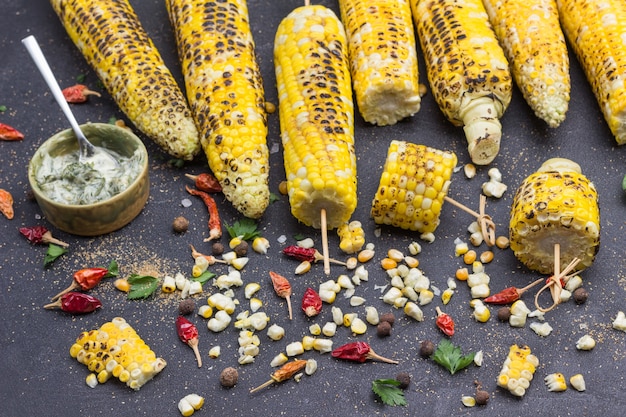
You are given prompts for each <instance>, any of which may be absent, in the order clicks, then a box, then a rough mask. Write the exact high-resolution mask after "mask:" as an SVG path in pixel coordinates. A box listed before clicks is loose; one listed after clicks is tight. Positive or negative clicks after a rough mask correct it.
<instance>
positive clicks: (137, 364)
mask: <svg viewBox="0 0 626 417" xmlns="http://www.w3.org/2000/svg"><path fill="white" fill-rule="evenodd" d="M70 356H71V357H73V358H75V359H76V360H77V361H78V362H80V363H82V364H84V365H86V366H87V368H88V369H89V370H90V371H91V372H93V373H95V374H96V375H97V380H98V382H99V383H101V384H103V383H105V382H106V381H107V380H108V379H109V378H110V377H111V376H113V377H115V378H118V379H119V380H120V381H121V382H124V383H126V385H128V386H129V387H131V388H132V389H134V390H139V389H140V388H141V387H142V386H143V385H144V384H145V383H146V382H148V381H150V380H151V379H152V378H154V376H156V375H157V374H158V373H159V372H161V371H162V370H163V368H165V365H166V362H165V360H164V359H162V358H157V357H156V355H155V353H154V352H153V351H152V350H151V349H150V347H149V346H148V345H147V344H146V342H144V341H143V340H142V339H141V337H139V335H138V334H137V332H135V330H134V329H133V328H132V327H131V326H130V324H128V323H127V322H126V320H124V319H123V318H122V317H115V318H114V319H112V320H111V321H110V322H107V323H104V324H103V325H102V326H101V327H100V328H99V329H97V330H91V331H85V332H82V333H81V334H80V335H79V336H78V337H77V338H76V342H75V343H74V344H73V345H72V346H71V348H70Z"/></svg>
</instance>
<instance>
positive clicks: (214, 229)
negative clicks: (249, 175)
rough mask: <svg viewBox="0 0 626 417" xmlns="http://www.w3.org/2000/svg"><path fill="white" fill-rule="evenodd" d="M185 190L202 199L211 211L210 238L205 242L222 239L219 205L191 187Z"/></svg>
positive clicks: (207, 195) (204, 193) (202, 192)
mask: <svg viewBox="0 0 626 417" xmlns="http://www.w3.org/2000/svg"><path fill="white" fill-rule="evenodd" d="M185 189H186V190H187V192H188V193H189V194H191V195H195V196H196V197H200V198H201V199H202V201H204V204H205V205H206V207H207V210H208V211H209V237H208V238H206V239H204V241H205V242H208V241H211V240H213V239H219V238H220V237H222V221H221V220H220V213H219V212H218V210H217V204H216V203H215V200H214V199H213V197H211V196H210V195H209V194H207V193H206V192H204V191H199V190H196V189H193V188H189V187H185Z"/></svg>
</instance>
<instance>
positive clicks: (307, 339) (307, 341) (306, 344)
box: [302, 335, 315, 350]
mask: <svg viewBox="0 0 626 417" xmlns="http://www.w3.org/2000/svg"><path fill="white" fill-rule="evenodd" d="M314 341H315V338H314V337H313V336H309V335H304V337H302V347H303V348H304V350H311V349H313V342H314Z"/></svg>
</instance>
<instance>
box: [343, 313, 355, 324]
mask: <svg viewBox="0 0 626 417" xmlns="http://www.w3.org/2000/svg"><path fill="white" fill-rule="evenodd" d="M356 317H357V314H356V313H346V314H344V315H343V325H344V326H346V327H350V325H351V324H352V322H353V321H354V319H355V318H356Z"/></svg>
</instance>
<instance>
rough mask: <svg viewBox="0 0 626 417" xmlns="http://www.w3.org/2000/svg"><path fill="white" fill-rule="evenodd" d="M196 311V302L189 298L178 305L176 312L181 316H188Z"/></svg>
mask: <svg viewBox="0 0 626 417" xmlns="http://www.w3.org/2000/svg"><path fill="white" fill-rule="evenodd" d="M195 310H196V302H195V301H194V300H193V299H191V298H185V299H184V300H183V301H181V302H180V304H178V312H179V313H180V315H181V316H188V315H189V314H191V313H193V312H194V311H195Z"/></svg>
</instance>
